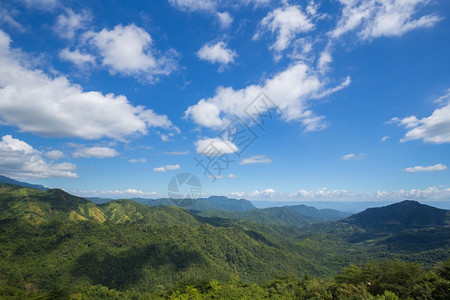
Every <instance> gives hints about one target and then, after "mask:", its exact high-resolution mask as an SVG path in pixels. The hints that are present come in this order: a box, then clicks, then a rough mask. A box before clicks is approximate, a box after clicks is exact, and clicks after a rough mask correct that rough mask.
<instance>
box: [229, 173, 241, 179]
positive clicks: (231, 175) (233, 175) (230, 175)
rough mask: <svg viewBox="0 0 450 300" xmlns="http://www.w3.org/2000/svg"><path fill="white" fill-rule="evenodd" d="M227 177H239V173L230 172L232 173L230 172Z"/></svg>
mask: <svg viewBox="0 0 450 300" xmlns="http://www.w3.org/2000/svg"><path fill="white" fill-rule="evenodd" d="M227 177H228V178H231V179H234V178H238V177H239V176H238V175H235V174H232V173H230V174H228V175H227Z"/></svg>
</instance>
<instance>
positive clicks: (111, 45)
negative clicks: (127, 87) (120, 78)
mask: <svg viewBox="0 0 450 300" xmlns="http://www.w3.org/2000/svg"><path fill="white" fill-rule="evenodd" d="M85 38H86V39H87V40H89V41H90V43H91V44H92V45H94V46H95V47H96V48H97V49H98V51H99V53H100V56H101V57H102V65H103V66H104V67H106V68H107V69H108V70H109V72H110V73H111V74H121V75H125V76H135V77H137V78H140V79H145V80H147V81H150V82H152V81H154V80H156V79H157V78H158V76H160V75H169V74H170V73H172V72H173V71H174V70H175V69H176V61H175V58H174V57H175V56H176V55H177V54H176V52H175V51H173V50H172V51H169V52H168V53H167V55H164V56H160V57H157V55H156V51H155V49H153V48H152V44H153V40H152V38H151V36H150V34H148V32H147V31H145V30H144V29H142V28H140V27H138V26H136V25H135V24H131V25H128V26H123V25H121V24H119V25H117V26H115V27H114V29H113V30H108V29H106V28H104V29H103V30H102V31H100V32H93V31H90V32H87V33H86V34H85Z"/></svg>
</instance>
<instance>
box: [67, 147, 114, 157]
mask: <svg viewBox="0 0 450 300" xmlns="http://www.w3.org/2000/svg"><path fill="white" fill-rule="evenodd" d="M118 155H119V152H117V151H116V150H115V149H113V148H109V147H80V148H78V149H77V150H76V151H75V152H74V153H73V154H72V156H73V157H77V158H79V157H85V158H91V157H95V158H111V157H116V156H118Z"/></svg>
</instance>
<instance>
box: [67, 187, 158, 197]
mask: <svg viewBox="0 0 450 300" xmlns="http://www.w3.org/2000/svg"><path fill="white" fill-rule="evenodd" d="M72 194H74V195H78V196H81V197H111V198H124V197H127V198H134V197H151V198H160V197H162V195H161V194H159V193H157V192H155V191H151V192H144V191H141V190H138V189H135V188H128V189H125V190H107V191H73V192H72Z"/></svg>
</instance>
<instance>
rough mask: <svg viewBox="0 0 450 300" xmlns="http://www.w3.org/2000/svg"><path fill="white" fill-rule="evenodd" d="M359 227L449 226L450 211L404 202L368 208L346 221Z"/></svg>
mask: <svg viewBox="0 0 450 300" xmlns="http://www.w3.org/2000/svg"><path fill="white" fill-rule="evenodd" d="M346 221H348V222H351V223H355V224H361V225H411V226H444V225H449V223H450V222H449V221H450V211H448V210H445V209H439V208H436V207H433V206H429V205H425V204H421V203H419V202H417V201H412V200H405V201H402V202H398V203H394V204H391V205H388V206H383V207H375V208H368V209H366V210H365V211H363V212H360V213H357V214H354V215H352V216H351V217H349V218H348V219H346Z"/></svg>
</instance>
